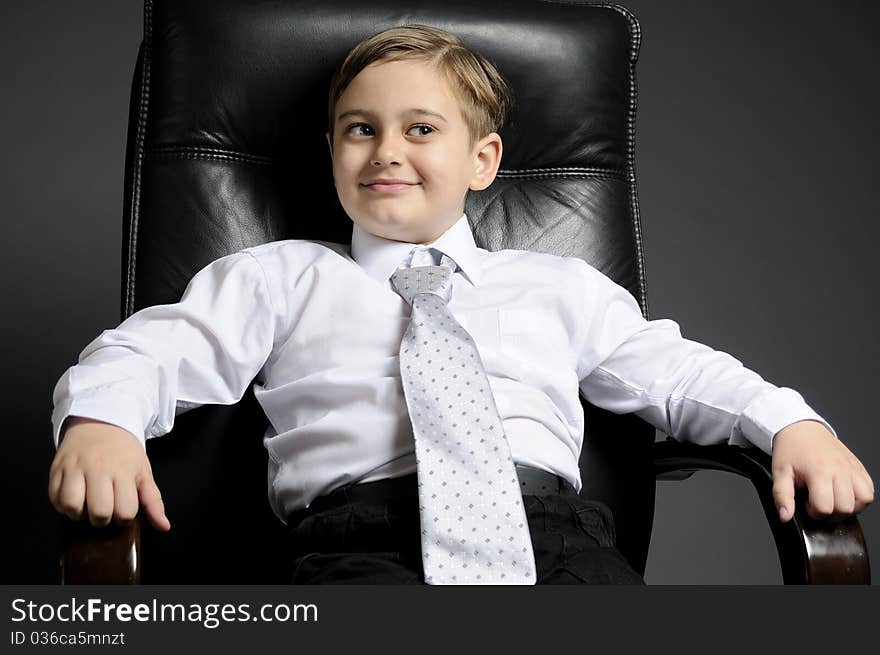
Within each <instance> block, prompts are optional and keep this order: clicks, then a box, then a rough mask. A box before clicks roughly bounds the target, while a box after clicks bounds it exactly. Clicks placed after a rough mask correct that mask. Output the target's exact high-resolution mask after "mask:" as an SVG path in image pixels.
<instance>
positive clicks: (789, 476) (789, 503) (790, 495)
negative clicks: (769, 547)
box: [773, 466, 794, 523]
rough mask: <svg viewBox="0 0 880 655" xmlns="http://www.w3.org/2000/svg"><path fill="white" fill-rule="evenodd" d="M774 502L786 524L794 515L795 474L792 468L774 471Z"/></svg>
mask: <svg viewBox="0 0 880 655" xmlns="http://www.w3.org/2000/svg"><path fill="white" fill-rule="evenodd" d="M773 500H774V502H775V503H776V509H777V511H778V512H779V519H780V520H781V521H782V522H783V523H785V522H786V521H788V520H789V519H790V518H791V517H792V516H793V515H794V472H793V471H792V468H791V466H786V467H784V468H782V469H780V470H776V471H774V475H773Z"/></svg>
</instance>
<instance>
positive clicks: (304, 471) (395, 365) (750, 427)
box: [52, 215, 837, 523]
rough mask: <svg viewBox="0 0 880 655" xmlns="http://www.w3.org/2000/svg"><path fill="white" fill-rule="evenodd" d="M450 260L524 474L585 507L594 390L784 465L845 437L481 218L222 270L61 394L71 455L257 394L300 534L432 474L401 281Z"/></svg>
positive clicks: (143, 313) (275, 494) (670, 425)
mask: <svg viewBox="0 0 880 655" xmlns="http://www.w3.org/2000/svg"><path fill="white" fill-rule="evenodd" d="M440 253H445V254H446V255H448V256H449V257H451V258H452V259H453V260H454V261H455V262H456V264H457V266H458V268H457V271H456V272H455V274H454V275H453V284H452V298H451V300H450V302H449V308H450V311H451V312H452V314H453V315H454V316H455V317H456V318H457V319H458V321H459V322H460V323H461V324H462V326H463V327H464V328H465V329H466V330H467V331H468V332H469V333H470V334H471V336H472V337H473V339H474V341H475V343H476V345H477V348H478V350H479V353H480V357H481V358H482V361H483V364H484V366H485V369H486V374H487V376H488V379H489V384H490V387H491V389H492V392H493V394H494V396H495V403H496V405H497V407H498V411H499V414H500V416H501V421H502V424H503V426H504V432H505V434H506V435H507V439H508V441H509V443H510V450H511V454H512V456H513V459H514V461H515V462H516V463H518V464H525V465H527V466H531V467H535V468H539V469H544V470H547V471H552V472H554V473H556V474H558V475H561V476H563V477H565V478H566V479H567V480H568V481H569V482H571V483H572V485H573V486H574V487H575V489H577V490H578V491H580V489H581V479H580V470H579V468H578V458H579V456H580V451H581V446H582V442H583V433H584V413H583V409H582V407H581V404H580V400H579V396H578V392H579V391H580V392H582V393H583V394H584V397H585V398H586V399H587V400H589V401H590V402H591V403H593V404H594V405H596V406H598V407H602V408H605V409H607V410H610V411H612V412H615V413H629V412H632V413H635V414H637V415H638V416H640V417H642V418H643V419H645V420H646V421H648V422H649V423H651V424H653V425H654V426H656V427H657V428H658V429H660V430H661V431H663V432H664V433H666V434H668V435H672V436H673V437H675V438H676V439H679V440H684V441H691V442H694V443H698V444H716V443H730V444H734V445H749V444H754V445H755V446H757V447H759V448H761V449H762V450H763V451H764V452H766V453H768V454H769V453H771V452H772V437H773V435H774V434H775V433H776V432H778V431H779V430H781V429H782V428H784V427H785V426H787V425H789V424H791V423H793V422H795V421H798V420H801V419H815V420H818V421H821V422H822V423H824V424H825V425H826V426H827V427H828V429H829V430H831V431H832V433H834V430H833V429H832V428H831V426H830V425H828V423H827V422H826V421H825V420H824V419H823V418H822V417H820V416H819V415H818V414H817V413H816V412H815V411H813V409H811V408H810V407H809V406H808V405H807V404H806V403H805V401H804V399H803V397H802V396H801V395H800V394H799V393H798V392H797V391H795V390H793V389H789V388H786V387H777V386H775V385H773V384H771V383H769V382H766V381H765V380H763V379H762V378H761V377H760V376H759V375H758V374H757V373H755V372H753V371H751V370H749V369H747V368H745V367H743V365H742V364H741V362H739V361H738V360H736V359H734V358H733V357H731V356H730V355H728V354H727V353H724V352H721V351H718V350H713V349H711V348H709V347H708V346H705V345H703V344H700V343H697V342H695V341H690V340H688V339H684V338H682V336H681V332H680V330H679V326H678V324H677V323H676V322H675V321H672V320H669V319H657V320H652V321H646V320H645V319H644V318H643V316H642V314H641V311H640V309H639V305H638V303H637V302H636V300H635V298H634V297H633V296H632V294H630V293H629V292H628V291H627V290H626V289H624V288H623V287H621V286H619V285H618V284H616V283H615V282H613V281H612V280H610V279H609V278H608V277H606V276H605V275H603V274H602V273H600V272H599V271H597V270H596V269H595V268H593V267H591V266H590V265H588V264H586V263H585V262H584V261H582V260H581V259H578V258H576V257H561V256H556V255H549V254H542V253H535V252H529V251H522V250H500V251H497V252H490V251H488V250H484V249H482V248H478V247H477V246H476V244H475V243H474V239H473V235H472V233H471V229H470V225H469V224H468V220H467V216H466V215H462V216H461V217H460V218H459V220H458V221H457V222H456V223H455V224H454V225H453V226H452V227H450V228H449V229H448V230H447V231H446V232H445V233H444V234H443V235H442V236H440V237H439V238H438V239H436V240H435V241H434V242H432V243H431V244H429V245H418V244H410V243H401V242H398V241H390V240H387V239H384V238H382V237H378V236H375V235H373V234H370V233H368V232H366V231H364V230H363V229H361V228H360V227H359V226H358V225H354V226H353V231H352V240H351V249H350V251H349V248H347V247H346V246H345V245H342V244H335V243H329V242H323V241H306V240H299V239H296V240H285V241H275V242H271V243H267V244H264V245H260V246H256V247H253V248H246V249H244V250H241V251H239V252H237V253H234V254H231V255H228V256H225V257H222V258H220V259H217V260H216V261H214V262H212V263H210V264H208V265H207V266H206V267H204V268H203V269H202V270H200V271H199V272H198V273H197V274H196V275H195V276H194V277H193V279H192V280H191V281H190V283H189V284H188V286H187V288H186V290H185V292H184V294H183V297H182V298H181V300H180V302H177V303H173V304H166V305H155V306H152V307H146V308H144V309H142V310H140V311H138V312H136V313H135V314H133V315H131V316H130V317H128V318H127V319H126V320H125V321H123V322H122V323H121V324H120V325H119V326H118V327H117V328H115V329H111V330H105V331H103V332H102V333H101V334H100V336H98V337H97V338H95V339H94V340H93V341H92V342H91V343H89V344H88V345H87V346H86V347H85V349H84V350H83V351H82V353H81V354H80V356H79V363H78V364H76V365H75V366H71V367H70V368H69V369H67V371H65V373H64V374H63V375H62V376H61V378H60V379H59V381H58V383H57V384H56V386H55V389H54V392H53V401H54V411H53V414H52V424H53V431H54V439H55V445H56V447H57V445H58V438H59V432H60V429H61V426H62V424H63V422H64V419H65V418H66V417H67V416H71V415H72V416H81V417H85V418H92V419H97V420H101V421H106V422H108V423H112V424H115V425H117V426H119V427H121V428H124V429H125V430H127V431H129V432H130V433H132V434H133V435H134V436H135V437H136V438H137V439H138V440H140V442H141V443H142V444H143V443H144V442H145V440H146V439H149V438H151V437H158V436H161V435H164V434H166V433H168V432H169V431H170V430H171V428H172V427H173V425H174V418H175V416H176V415H177V414H180V413H181V412H184V411H186V410H188V409H191V408H193V407H197V406H200V405H203V404H209V403H210V404H222V405H228V404H232V403H235V402H237V401H238V400H240V399H241V397H242V395H243V394H244V393H245V391H246V390H247V388H248V386H249V385H250V384H251V383H252V382H253V384H254V393H255V396H256V399H257V401H258V402H259V403H260V405H261V407H262V408H263V410H264V411H265V413H266V416H267V417H268V419H269V428H268V430H267V431H266V433H265V436H264V444H265V446H266V448H267V450H268V453H269V471H268V474H269V489H270V491H269V499H270V502H271V505H272V507H273V510H274V511H275V513H276V514H277V516H278V517H279V518H280V519H281V520H282V521H283V522H285V523H286V517H287V515H288V514H289V513H290V512H292V511H294V510H296V509H299V508H302V507H305V506H308V505H309V504H310V503H311V501H312V499H314V498H315V497H317V496H320V495H323V494H327V493H329V492H330V491H332V490H333V489H334V488H336V487H338V486H340V485H343V484H347V483H350V482H368V481H372V480H378V479H381V478H385V477H397V476H400V475H404V474H406V473H411V472H414V471H415V470H416V462H415V454H414V441H413V434H412V424H411V423H410V419H409V415H408V411H407V406H406V400H405V397H404V395H403V388H402V386H401V381H400V370H399V362H398V352H399V348H400V342H401V339H402V337H403V334H404V332H405V331H406V329H407V326H408V323H409V317H410V306H409V305H408V304H407V303H406V301H404V300H403V298H401V297H400V296H399V295H398V294H397V293H396V292H395V291H394V290H393V287H392V286H391V281H390V278H391V275H392V273H393V272H394V271H395V270H396V269H397V268H398V267H400V266H404V265H408V264H409V263H410V261H411V258H413V257H414V256H415V257H416V258H417V259H416V265H424V264H425V263H431V262H432V261H433V263H439V261H440ZM835 436H837V435H836V433H835ZM621 438H622V439H623V438H625V435H621Z"/></svg>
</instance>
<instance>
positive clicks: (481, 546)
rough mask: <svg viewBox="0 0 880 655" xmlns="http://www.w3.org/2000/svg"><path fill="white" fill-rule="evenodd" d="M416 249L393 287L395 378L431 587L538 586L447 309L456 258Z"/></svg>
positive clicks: (481, 401)
mask: <svg viewBox="0 0 880 655" xmlns="http://www.w3.org/2000/svg"><path fill="white" fill-rule="evenodd" d="M419 260H421V261H430V262H432V263H433V261H434V260H433V258H431V257H430V253H429V249H427V248H424V249H417V251H416V252H415V253H414V255H413V258H412V264H411V266H410V267H409V268H399V269H397V271H396V272H395V273H394V275H393V276H392V278H391V282H392V286H393V287H394V288H395V290H396V291H397V292H398V293H399V294H400V295H401V296H402V297H403V299H404V300H405V301H406V302H407V303H408V304H409V305H411V307H412V313H411V318H410V324H409V327H408V328H407V331H406V333H405V334H404V337H403V340H402V341H401V344H400V372H401V381H402V384H403V390H404V395H405V397H406V403H407V406H408V408H409V414H410V418H411V420H412V424H413V435H414V437H415V450H416V462H417V471H418V473H417V477H418V485H419V511H420V519H421V531H422V535H421V544H422V563H423V566H424V570H425V582H427V583H428V584H435V585H442V584H447V585H449V584H535V580H536V572H535V558H534V553H533V551H532V541H531V535H530V533H529V526H528V521H527V519H526V514H525V508H524V506H523V500H522V495H521V493H520V487H519V479H518V477H517V475H516V470H515V468H514V462H513V459H512V458H511V455H510V446H509V445H508V443H507V437H506V436H505V435H504V430H503V428H502V424H501V418H500V416H499V415H498V410H497V408H496V406H495V399H494V397H493V396H492V391H491V389H490V387H489V380H488V378H487V377H486V372H485V369H484V368H483V362H482V360H481V359H480V355H479V352H478V351H477V348H476V346H475V345H474V341H473V338H472V337H471V335H470V334H468V333H467V331H465V329H464V328H463V327H462V326H461V324H459V322H458V321H456V320H455V318H454V317H453V316H452V314H451V312H450V311H449V308H448V303H449V299H450V297H451V295H452V274H453V272H454V271H455V269H456V264H455V262H454V261H453V260H452V259H451V258H449V257H448V256H447V255H445V254H444V255H443V256H442V259H441V262H440V265H439V266H434V265H429V266H416V265H415V264H416V262H417V261H419Z"/></svg>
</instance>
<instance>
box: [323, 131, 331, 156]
mask: <svg viewBox="0 0 880 655" xmlns="http://www.w3.org/2000/svg"><path fill="white" fill-rule="evenodd" d="M324 138H325V139H327V147H328V148H330V161H333V144H331V143H330V132H324Z"/></svg>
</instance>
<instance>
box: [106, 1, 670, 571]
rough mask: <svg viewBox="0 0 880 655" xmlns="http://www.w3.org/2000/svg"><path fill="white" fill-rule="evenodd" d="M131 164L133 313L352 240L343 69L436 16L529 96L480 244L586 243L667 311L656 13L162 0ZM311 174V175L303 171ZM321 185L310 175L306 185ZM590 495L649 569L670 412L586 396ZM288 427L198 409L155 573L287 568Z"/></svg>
mask: <svg viewBox="0 0 880 655" xmlns="http://www.w3.org/2000/svg"><path fill="white" fill-rule="evenodd" d="M144 8H145V12H144V21H145V22H144V40H143V42H142V44H141V49H140V53H139V56H138V60H137V66H136V70H135V74H134V80H133V85H132V94H131V109H130V116H129V133H128V142H127V150H126V171H125V212H124V213H125V216H124V220H125V227H124V238H123V244H122V256H123V264H124V265H123V280H122V283H123V284H122V298H121V301H122V318H125V317H127V316H129V315H130V314H131V313H133V312H135V311H137V310H138V309H141V308H143V307H146V306H148V305H153V304H158V303H170V302H176V301H177V300H179V299H180V297H181V295H182V293H183V290H184V289H185V287H186V285H187V283H188V281H189V280H190V278H191V277H192V276H193V275H194V274H195V273H196V272H197V271H198V270H199V269H201V268H202V267H204V266H205V265H207V264H208V263H209V262H211V261H213V260H215V259H217V258H218V257H222V256H224V255H227V254H230V253H232V252H235V251H237V250H240V249H242V248H246V247H250V246H254V245H257V244H260V243H264V242H267V241H273V240H279V239H288V238H295V239H317V240H323V241H332V242H337V243H344V244H348V243H349V242H350V238H351V226H352V224H351V221H350V220H349V219H348V218H347V216H346V215H345V213H344V212H343V210H342V208H341V206H340V205H339V202H338V200H337V199H336V195H335V190H334V187H333V182H332V176H331V168H330V159H329V154H328V152H327V146H326V142H325V140H324V136H323V135H324V131H325V128H326V100H327V92H328V87H329V81H330V77H331V74H332V72H333V70H334V68H335V67H336V66H337V65H338V64H339V62H341V60H342V58H343V57H344V56H345V54H346V52H347V51H348V50H349V49H350V48H351V47H352V46H354V44H355V43H357V42H358V41H360V40H361V39H363V38H364V37H366V36H368V35H370V34H373V33H375V32H377V31H379V30H381V29H384V28H386V27H390V26H392V25H399V24H403V23H427V24H431V25H436V26H438V27H442V28H444V29H447V30H450V31H452V32H454V33H456V34H458V35H459V36H460V37H461V38H462V39H463V40H464V41H465V43H466V44H468V45H469V46H471V47H474V48H475V49H477V50H478V51H480V52H481V53H482V54H484V55H485V56H486V57H488V58H489V59H491V60H492V61H494V62H495V64H496V65H497V66H498V68H499V70H500V71H501V73H502V74H503V75H504V76H505V77H506V78H507V79H508V80H509V82H510V83H511V86H512V88H513V92H514V96H515V106H514V109H513V114H512V120H513V124H512V127H511V128H510V129H509V130H506V131H505V132H504V133H502V138H503V140H504V157H503V161H502V163H501V170H500V171H499V174H498V177H497V179H496V180H495V182H494V183H493V184H492V186H490V187H489V188H488V189H487V190H485V191H483V192H470V195H469V197H468V200H467V205H466V211H467V214H468V217H469V219H470V221H471V226H472V228H473V232H474V237H475V239H476V242H477V245H478V246H480V247H482V248H486V249H488V250H497V249H501V248H516V249H523V250H534V251H541V252H549V253H554V254H559V255H564V256H572V257H580V258H582V259H584V260H586V261H587V262H588V263H590V264H591V265H593V266H594V267H596V268H597V269H599V270H600V271H602V272H603V273H605V274H606V275H608V276H609V277H610V278H611V279H613V280H615V281H616V282H618V283H619V284H621V285H623V286H624V287H626V288H627V289H628V290H629V291H630V292H631V293H632V294H633V295H634V296H635V297H636V299H637V300H638V301H639V303H640V305H641V308H642V311H643V313H644V315H645V316H646V317H647V301H646V296H645V276H644V267H643V259H642V251H641V232H640V225H639V213H638V202H637V196H636V185H635V164H634V160H633V157H634V145H635V144H634V127H635V112H636V83H635V64H636V59H637V55H638V50H639V39H640V33H639V26H638V23H637V21H636V19H635V18H634V17H633V16H632V15H631V14H630V13H629V12H628V11H626V10H625V9H623V8H621V7H618V6H614V5H606V4H601V5H588V4H584V3H576V2H544V1H538V0H531V1H527V0H504V1H503V2H481V3H473V2H469V1H466V0H444V2H421V1H414V0H374V1H373V2H370V3H368V4H364V3H362V2H359V1H358V0H345V1H332V2H328V1H327V0H320V1H314V2H306V1H297V2H293V1H290V2H284V1H282V2H271V3H255V2H247V1H242V0H238V1H234V0H210V1H208V0H146V2H145V5H144ZM294 180H295V183H294ZM303 189H308V190H309V192H308V193H304V192H303ZM584 408H585V418H586V434H585V437H584V450H583V454H582V457H581V469H582V474H583V481H584V489H583V491H582V495H583V496H584V497H588V498H595V499H599V500H602V501H604V502H606V503H607V504H608V505H609V506H610V507H611V508H612V510H613V512H614V516H615V519H616V527H617V539H618V547H619V548H620V550H621V551H622V552H623V554H624V555H625V556H626V557H627V558H628V559H629V561H630V562H631V564H632V565H633V566H634V567H635V568H636V569H637V570H638V571H639V572H641V573H644V568H645V562H646V559H647V550H648V543H649V540H650V534H651V527H652V522H653V512H654V491H655V482H654V473H653V466H652V462H651V461H650V444H651V443H652V442H653V441H654V436H655V431H654V428H653V427H652V426H650V425H648V424H647V423H645V422H644V421H642V420H641V419H639V418H637V417H635V416H632V415H624V416H618V415H613V414H610V413H608V412H606V411H604V410H598V409H596V408H594V407H592V406H591V405H589V404H588V403H584ZM267 425H268V422H267V420H266V418H265V416H264V415H263V413H262V411H261V410H260V408H259V406H258V405H257V403H256V401H255V400H254V397H253V393H252V392H251V391H249V392H248V393H247V395H246V396H245V397H244V398H243V399H242V401H241V402H239V403H238V404H236V405H234V406H230V407H221V406H204V407H201V408H198V409H195V410H192V411H189V412H186V413H183V414H180V415H179V416H178V417H177V418H176V421H175V428H174V430H173V431H172V433H171V434H170V435H168V436H166V437H165V438H159V439H152V440H150V441H148V453H149V455H150V457H151V460H152V461H153V468H154V472H155V475H156V478H157V481H158V483H159V485H160V488H161V489H162V490H163V496H164V498H165V502H166V505H167V508H168V512H169V517H170V518H171V520H172V522H173V523H174V528H173V530H172V532H171V533H169V534H161V535H160V534H157V533H155V532H153V531H152V530H150V529H146V530H144V536H143V582H145V583H159V582H170V583H184V582H185V583H211V582H224V583H263V582H285V581H286V578H285V576H286V575H287V570H286V569H285V568H284V567H285V566H286V558H285V556H284V552H283V550H284V545H283V544H284V540H283V539H282V538H281V536H282V534H283V530H282V525H281V523H280V522H279V521H278V520H277V519H276V518H275V517H274V515H273V514H272V513H271V510H270V509H269V506H268V502H267V498H266V488H267V487H266V484H267V482H266V453H265V451H264V449H263V446H262V437H263V434H264V431H265V430H266V428H267Z"/></svg>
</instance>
